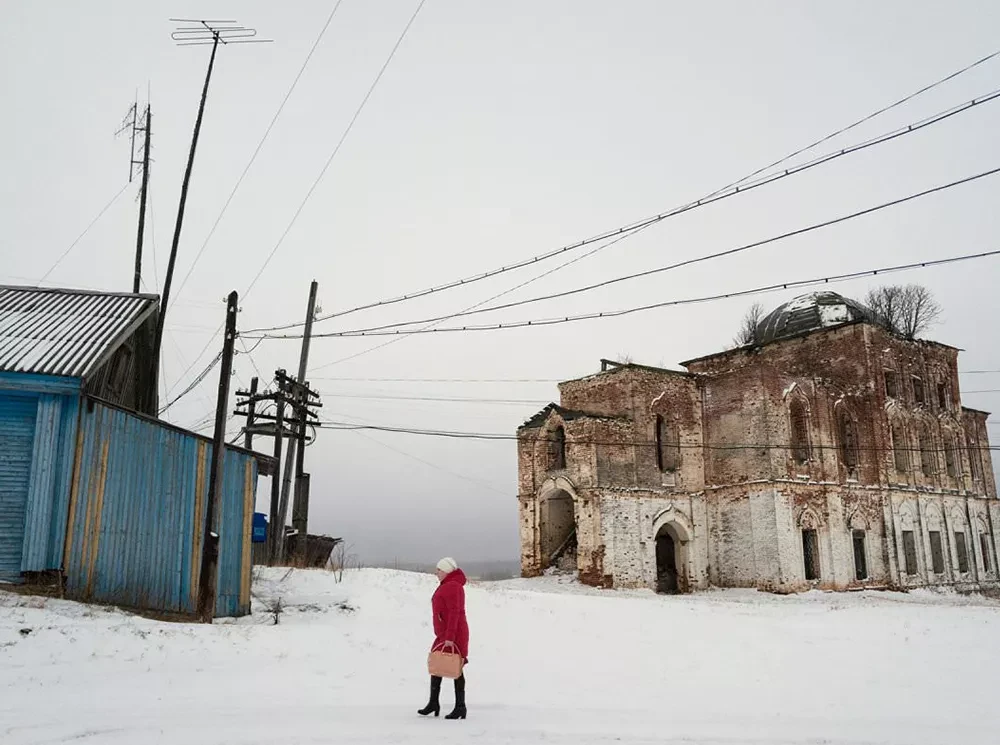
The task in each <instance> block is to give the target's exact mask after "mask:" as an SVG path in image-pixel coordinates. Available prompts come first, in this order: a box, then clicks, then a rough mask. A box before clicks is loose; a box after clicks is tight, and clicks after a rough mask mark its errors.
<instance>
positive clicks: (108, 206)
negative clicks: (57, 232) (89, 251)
mask: <svg viewBox="0 0 1000 745" xmlns="http://www.w3.org/2000/svg"><path fill="white" fill-rule="evenodd" d="M128 187H129V184H125V185H124V186H123V187H122V188H121V189H119V190H118V193H117V194H115V195H114V196H113V197H111V201H109V202H108V203H107V204H106V205H104V207H102V208H101V211H100V212H98V213H97V217H95V218H94V219H93V220H91V221H90V224H89V225H87V227H85V228H84V229H83V232H82V233H80V235H78V236H77V237H76V240H74V241H73V242H72V243H70V244H69V248H67V249H66V250H65V251H64V252H63V254H62V256H60V257H59V258H58V259H56V262H55V263H54V264H53V265H52V266H50V267H49V270H48V271H47V272H45V274H43V275H42V278H41V279H40V280H38V283H39V284H41V283H42V282H44V281H45V280H46V279H48V277H49V275H50V274H52V272H54V271H55V270H56V267H57V266H59V265H60V264H61V263H62V262H63V259H65V258H66V257H67V256H69V254H70V251H72V250H73V249H74V248H76V244H77V243H79V242H80V241H82V240H83V237H84V236H85V235H87V233H89V232H90V229H91V228H92V227H94V225H96V224H97V221H98V220H100V219H101V218H102V217H103V216H104V213H105V212H107V211H108V210H109V209H111V207H112V205H114V203H115V202H117V201H118V197H120V196H121V195H122V194H124V193H125V190H126V189H128Z"/></svg>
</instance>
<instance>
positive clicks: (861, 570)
mask: <svg viewBox="0 0 1000 745" xmlns="http://www.w3.org/2000/svg"><path fill="white" fill-rule="evenodd" d="M852 537H853V539H854V578H855V579H856V580H858V582H861V581H863V580H866V579H868V551H867V548H866V546H865V531H863V530H855V531H854V533H853V536H852Z"/></svg>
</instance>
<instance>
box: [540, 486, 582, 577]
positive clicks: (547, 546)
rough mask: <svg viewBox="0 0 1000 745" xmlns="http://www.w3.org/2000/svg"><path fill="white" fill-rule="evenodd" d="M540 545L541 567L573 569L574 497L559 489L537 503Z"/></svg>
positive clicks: (574, 554)
mask: <svg viewBox="0 0 1000 745" xmlns="http://www.w3.org/2000/svg"><path fill="white" fill-rule="evenodd" d="M540 513H541V514H540V515H539V518H540V519H539V548H540V549H541V554H542V555H541V560H542V561H541V564H542V568H546V569H547V568H548V567H551V566H558V567H559V568H561V569H568V570H573V569H575V568H576V516H575V514H574V509H573V497H572V496H571V495H570V494H569V493H568V492H566V491H564V490H562V489H557V490H555V491H552V492H551V493H549V494H548V495H547V496H546V497H545V498H544V499H543V500H542V503H541V505H540Z"/></svg>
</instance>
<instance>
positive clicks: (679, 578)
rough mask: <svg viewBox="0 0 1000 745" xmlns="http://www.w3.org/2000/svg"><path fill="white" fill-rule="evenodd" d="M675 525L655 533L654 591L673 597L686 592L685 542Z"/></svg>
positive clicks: (672, 524) (665, 526) (671, 524)
mask: <svg viewBox="0 0 1000 745" xmlns="http://www.w3.org/2000/svg"><path fill="white" fill-rule="evenodd" d="M682 530H683V529H680V528H679V526H678V525H676V524H675V523H667V524H665V525H663V526H662V527H661V528H660V529H659V530H658V531H657V532H656V591H657V592H660V593H665V594H669V595H675V594H677V593H681V592H687V591H688V573H687V540H686V539H685V537H684V534H683V532H682Z"/></svg>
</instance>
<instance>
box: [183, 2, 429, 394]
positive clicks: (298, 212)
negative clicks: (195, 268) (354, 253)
mask: <svg viewBox="0 0 1000 745" xmlns="http://www.w3.org/2000/svg"><path fill="white" fill-rule="evenodd" d="M425 2H426V0H420V3H419V5H417V9H416V10H415V11H414V12H413V15H412V16H410V20H409V21H408V22H407V24H406V26H405V27H404V28H403V32H402V33H401V34H400V36H399V38H398V39H397V40H396V43H395V45H394V46H393V48H392V51H390V52H389V56H388V57H387V58H386V60H385V63H384V64H383V65H382V68H381V69H380V70H379V72H378V75H376V76H375V80H374V81H373V82H372V84H371V86H370V87H369V89H368V92H367V93H366V94H365V97H364V98H363V99H362V101H361V104H360V106H358V108H357V110H356V111H355V112H354V116H353V117H352V118H351V120H350V123H349V124H348V125H347V128H346V129H345V130H344V133H343V134H342V135H341V137H340V140H339V141H338V142H337V145H336V147H334V149H333V152H331V153H330V157H329V158H327V159H326V163H324V165H323V168H322V170H320V172H319V175H318V176H317V177H316V180H315V181H313V184H312V186H310V187H309V190H308V191H307V192H306V195H305V197H304V198H303V199H302V202H301V203H300V204H299V206H298V209H296V210H295V213H294V214H293V215H292V219H291V221H290V222H289V223H288V226H287V227H286V228H285V230H284V232H283V233H282V234H281V236H280V237H279V238H278V242H277V243H275V245H274V248H273V249H271V253H270V254H268V256H267V258H266V259H265V260H264V263H263V264H262V265H261V267H260V270H259V271H258V272H257V274H256V275H255V276H254V278H253V280H252V281H251V282H250V284H249V286H248V287H247V289H246V291H245V292H244V293H243V298H242V299H243V300H244V301H245V300H246V297H247V295H249V293H250V291H251V290H252V289H253V288H254V286H255V285H256V284H257V282H258V281H259V280H260V278H261V276H263V274H264V270H265V269H266V268H267V266H268V264H270V263H271V259H273V258H274V255H275V254H276V253H277V252H278V249H279V248H280V247H281V245H282V243H283V242H284V240H285V237H286V236H287V235H288V234H289V233H290V232H291V230H292V227H293V226H294V225H295V222H296V221H297V220H298V218H299V215H301V214H302V211H303V209H305V206H306V203H307V202H308V201H309V198H310V197H311V196H312V194H313V192H314V191H315V190H316V188H317V187H318V186H319V183H320V181H321V180H322V179H323V176H324V175H325V174H326V172H327V170H328V169H329V167H330V164H331V163H332V162H333V159H334V158H335V157H336V156H337V153H339V152H340V148H341V146H342V145H343V144H344V141H345V140H346V139H347V136H348V134H350V132H351V130H352V129H353V128H354V124H355V122H356V121H357V120H358V117H359V116H360V115H361V112H362V110H363V109H364V107H365V105H366V104H367V103H368V100H369V99H370V98H371V96H372V93H374V92H375V88H376V86H378V83H379V81H380V80H381V79H382V75H383V74H384V73H385V71H386V69H387V68H388V67H389V63H390V62H392V59H393V57H394V56H395V55H396V51H397V50H398V49H399V47H400V45H401V44H402V43H403V39H404V38H406V34H407V33H408V32H409V30H410V27H411V26H412V25H413V22H414V21H415V20H416V18H417V14H418V13H420V9H421V8H423V7H424V3H425ZM223 325H224V324H220V325H219V328H218V329H217V330H216V332H215V334H213V336H212V338H210V339H209V340H208V343H207V344H205V346H204V347H203V348H202V350H201V352H199V353H198V356H197V357H195V361H197V360H199V359H201V357H202V355H203V354H205V351H206V350H207V349H208V348H209V346H211V344H212V342H213V341H215V338H216V337H217V336H218V335H219V333H220V332H221V331H222V328H223ZM192 366H193V363H192ZM190 369H191V368H190V367H189V368H188V369H187V370H185V371H184V372H183V373H182V374H181V376H180V378H178V380H180V379H183V378H184V377H185V376H186V375H187V373H188V372H189V371H190Z"/></svg>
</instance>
